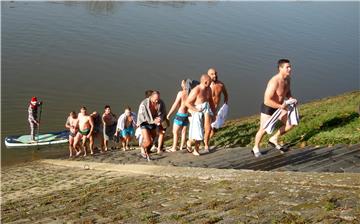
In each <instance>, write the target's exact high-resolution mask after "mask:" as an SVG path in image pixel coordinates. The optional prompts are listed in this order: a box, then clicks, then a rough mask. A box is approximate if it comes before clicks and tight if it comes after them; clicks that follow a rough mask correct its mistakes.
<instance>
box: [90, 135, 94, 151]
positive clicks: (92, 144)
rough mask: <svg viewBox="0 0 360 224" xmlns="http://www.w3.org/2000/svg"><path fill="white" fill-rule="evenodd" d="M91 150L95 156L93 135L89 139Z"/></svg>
mask: <svg viewBox="0 0 360 224" xmlns="http://www.w3.org/2000/svg"><path fill="white" fill-rule="evenodd" d="M89 148H90V154H91V155H94V136H93V135H91V136H90V138H89Z"/></svg>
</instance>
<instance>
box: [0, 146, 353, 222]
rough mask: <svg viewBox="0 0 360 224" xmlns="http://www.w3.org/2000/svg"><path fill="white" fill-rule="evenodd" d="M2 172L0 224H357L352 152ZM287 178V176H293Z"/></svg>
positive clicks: (131, 158)
mask: <svg viewBox="0 0 360 224" xmlns="http://www.w3.org/2000/svg"><path fill="white" fill-rule="evenodd" d="M138 154H139V150H131V151H127V152H123V151H121V150H119V149H116V150H111V151H109V152H107V153H104V154H100V153H97V154H95V155H94V156H88V157H85V158H82V157H81V158H80V157H79V158H74V159H67V158H62V159H56V160H41V161H35V162H31V163H26V164H20V165H18V166H10V167H5V168H4V169H2V170H1V174H2V178H1V179H2V183H1V191H2V195H1V199H2V200H1V222H2V223H226V224H227V223H359V222H360V203H359V201H360V174H359V172H360V169H359V166H360V144H356V145H351V146H346V145H336V146H333V147H307V148H302V149H300V148H299V149H297V148H294V149H291V150H289V151H288V152H287V153H285V154H281V153H280V152H279V151H277V150H275V149H266V150H264V156H263V157H261V158H255V157H254V156H253V155H252V154H251V152H250V149H249V148H227V149H225V148H221V149H220V148H219V149H213V150H212V151H211V152H210V153H207V154H203V155H201V156H200V157H195V156H193V155H192V154H190V153H187V152H186V150H184V151H178V152H175V153H163V154H162V155H156V154H151V158H152V160H151V161H150V162H148V161H146V160H145V159H143V158H141V157H140V156H139V155H138ZM294 171H296V172H294Z"/></svg>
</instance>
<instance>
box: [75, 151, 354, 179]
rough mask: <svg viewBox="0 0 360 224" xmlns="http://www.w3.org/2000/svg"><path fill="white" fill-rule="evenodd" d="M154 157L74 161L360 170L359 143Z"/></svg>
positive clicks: (120, 155) (112, 154)
mask: <svg viewBox="0 0 360 224" xmlns="http://www.w3.org/2000/svg"><path fill="white" fill-rule="evenodd" d="M151 158H152V160H151V161H150V162H148V161H146V160H145V159H143V158H141V157H140V156H139V150H132V151H127V152H123V151H121V150H118V149H117V150H113V151H109V152H108V153H106V154H95V156H88V157H86V158H75V159H71V160H72V161H88V162H90V161H92V162H103V163H112V164H146V165H162V166H180V167H203V168H219V169H242V170H243V169H246V170H261V171H300V172H336V173H344V172H351V173H360V144H355V145H351V146H348V145H336V146H332V147H306V148H293V149H290V150H289V151H288V152H286V153H284V154H281V153H280V151H278V150H276V149H272V148H267V149H265V150H263V156H262V157H260V158H255V157H254V156H253V155H252V153H251V149H250V148H219V149H216V148H215V149H213V150H211V152H210V153H206V154H205V153H204V154H202V155H201V156H199V157H195V156H193V155H192V154H191V153H187V151H186V150H182V151H177V152H175V153H168V152H165V153H162V154H161V155H156V154H151Z"/></svg>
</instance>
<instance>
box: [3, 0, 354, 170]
mask: <svg viewBox="0 0 360 224" xmlns="http://www.w3.org/2000/svg"><path fill="white" fill-rule="evenodd" d="M1 6H2V12H1V16H2V18H1V19H2V32H1V36H2V39H1V41H2V54H1V55H2V70H1V75H2V85H1V87H2V88H1V91H2V92H1V93H2V98H1V106H2V111H1V112H2V113H1V114H2V121H1V125H2V129H1V134H2V141H3V139H4V137H5V136H8V135H16V134H24V133H27V132H29V128H28V123H27V104H28V101H29V100H30V98H31V96H38V97H39V98H40V99H41V100H43V101H44V102H45V103H44V106H43V112H42V117H41V120H42V125H41V132H46V131H57V130H62V129H64V123H65V119H66V117H67V114H68V112H69V111H71V110H76V111H78V110H79V108H80V106H82V105H85V106H87V107H88V109H89V110H90V111H93V110H97V111H100V112H102V111H103V107H104V105H105V104H109V105H111V106H112V109H113V111H114V112H115V113H117V114H120V113H121V112H122V111H123V108H124V106H126V105H129V106H131V107H132V108H133V109H134V110H135V111H137V108H138V105H139V102H140V101H141V100H142V99H143V98H144V91H145V90H147V89H158V90H160V92H161V97H162V98H163V100H164V101H165V103H166V104H167V108H168V109H169V108H170V106H171V104H172V103H173V100H174V98H175V95H176V92H177V91H178V90H179V88H180V81H181V79H184V78H194V79H197V78H198V77H199V76H200V75H201V74H202V73H205V72H206V71H207V69H208V68H209V67H216V68H217V70H218V73H219V79H220V80H222V81H223V82H224V83H225V85H226V87H227V89H228V92H229V98H230V101H229V104H230V118H238V117H241V116H246V115H251V114H255V113H258V112H259V105H260V103H261V101H262V98H263V94H264V89H265V86H266V84H267V81H268V80H269V79H270V77H271V76H272V75H273V74H275V73H276V62H277V60H278V59H279V58H289V59H290V60H291V62H292V65H293V74H292V76H293V77H292V92H293V95H294V96H295V97H297V98H298V99H299V101H300V102H307V101H310V100H313V99H318V98H322V97H325V96H330V95H336V94H340V93H343V92H346V91H351V90H356V89H359V42H358V41H359V3H358V2H350V3H341V2H339V3H322V2H311V3H310V2H276V3H265V2H258V3H252V2H152V3H150V2H2V3H1ZM1 154H2V162H3V165H4V164H11V163H14V162H18V161H25V160H33V159H36V158H44V157H49V156H50V157H56V156H60V155H61V156H64V155H65V154H66V145H65V146H59V147H44V148H41V149H40V150H31V149H23V150H17V149H15V150H14V149H12V150H8V149H4V144H3V143H2V153H1Z"/></svg>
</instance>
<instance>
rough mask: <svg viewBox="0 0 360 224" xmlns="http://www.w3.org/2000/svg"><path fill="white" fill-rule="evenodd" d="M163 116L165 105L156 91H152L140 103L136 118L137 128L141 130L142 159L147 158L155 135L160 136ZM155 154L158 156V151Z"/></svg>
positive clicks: (164, 114)
mask: <svg viewBox="0 0 360 224" xmlns="http://www.w3.org/2000/svg"><path fill="white" fill-rule="evenodd" d="M165 116H166V108H165V104H164V102H163V101H162V100H161V99H160V93H159V92H158V91H153V92H152V93H151V95H150V97H148V98H146V99H144V100H143V101H142V102H141V104H140V106H139V112H138V117H137V126H140V128H141V135H142V147H141V155H142V156H143V157H144V158H149V155H148V152H149V151H150V148H151V146H152V144H153V140H154V138H155V136H156V134H157V133H158V134H159V135H160V134H161V132H162V131H163V129H162V125H161V123H162V122H163V121H164V120H165ZM159 143H160V140H159ZM159 148H161V147H158V149H159ZM157 153H158V154H160V153H161V151H160V150H158V152H157Z"/></svg>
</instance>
